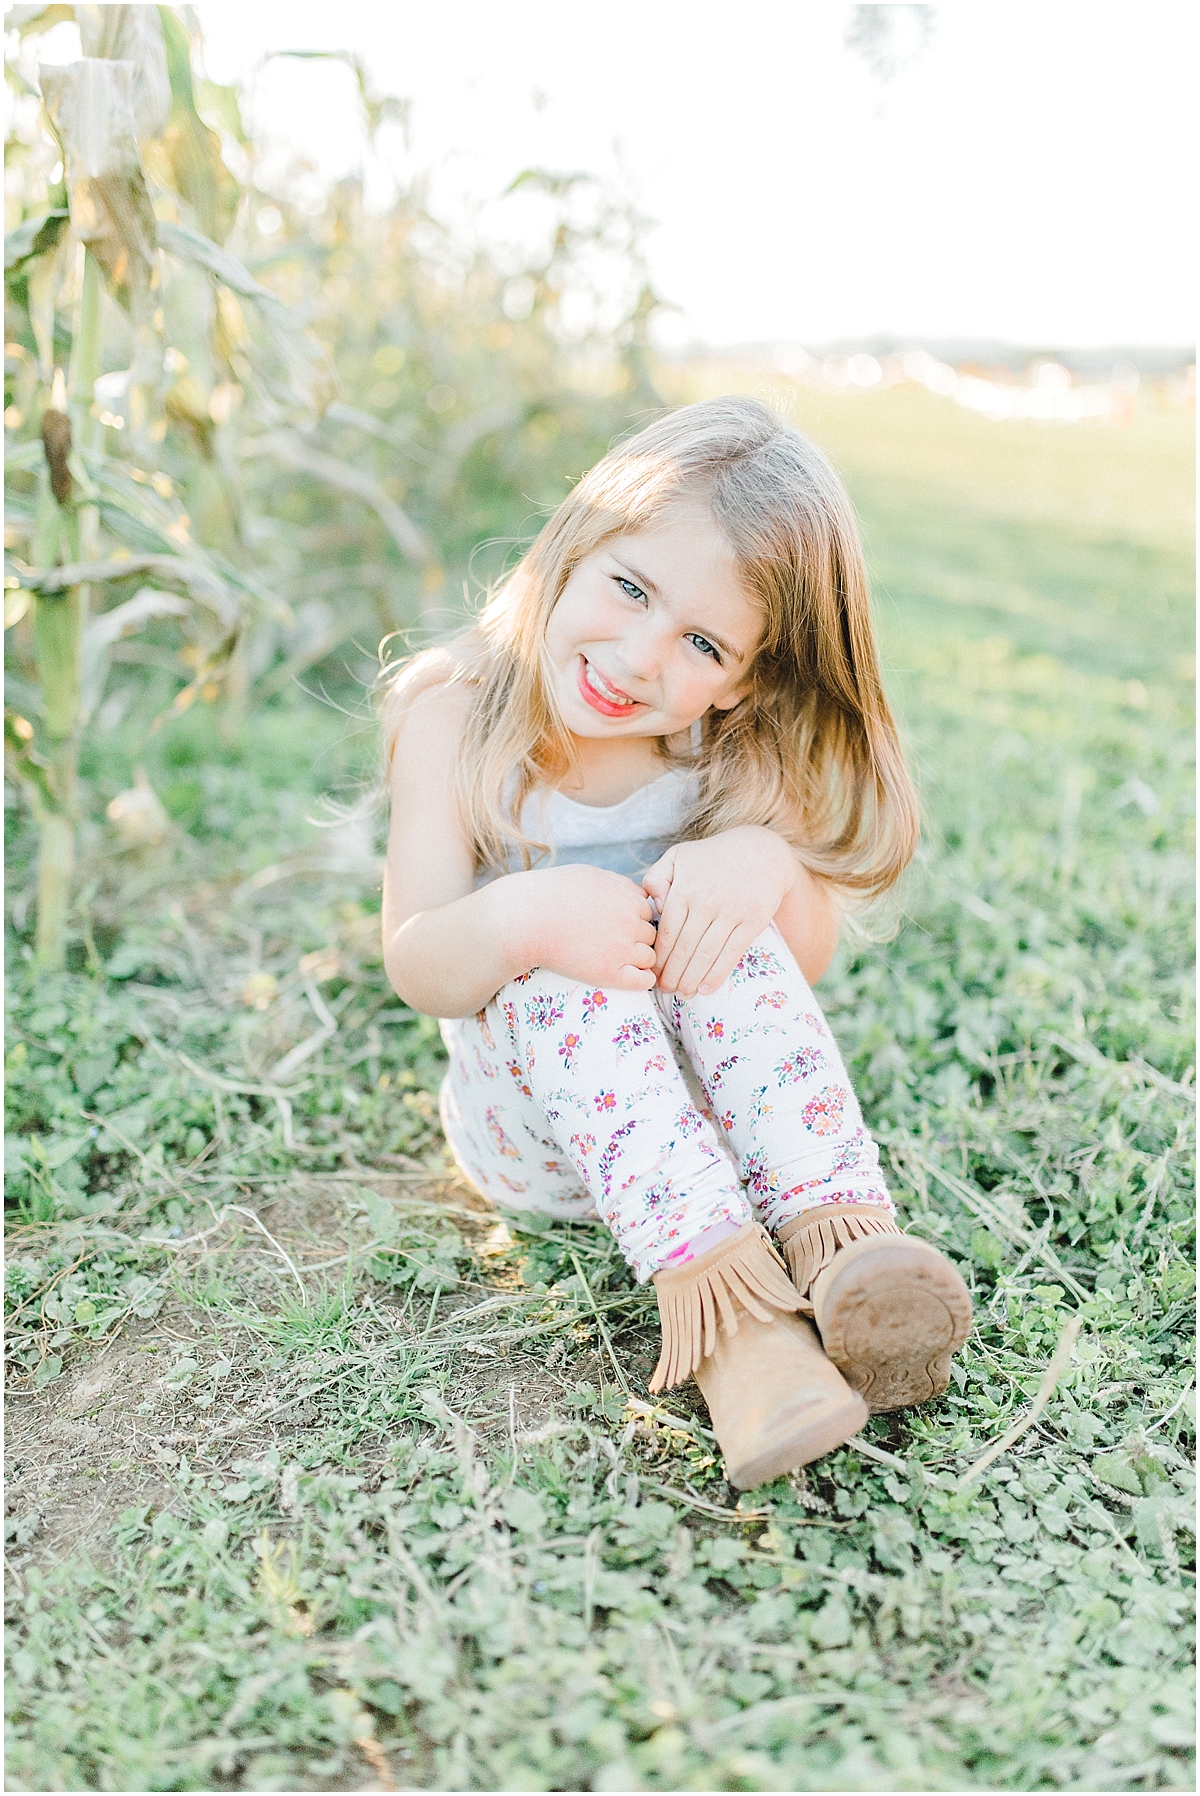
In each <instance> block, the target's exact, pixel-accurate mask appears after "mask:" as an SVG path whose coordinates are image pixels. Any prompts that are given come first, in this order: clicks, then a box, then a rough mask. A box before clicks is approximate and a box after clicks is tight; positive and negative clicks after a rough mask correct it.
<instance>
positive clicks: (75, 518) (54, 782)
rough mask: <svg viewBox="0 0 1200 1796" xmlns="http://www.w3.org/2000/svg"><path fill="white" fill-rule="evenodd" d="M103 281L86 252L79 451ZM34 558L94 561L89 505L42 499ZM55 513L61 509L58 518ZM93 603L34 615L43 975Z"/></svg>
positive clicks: (69, 821)
mask: <svg viewBox="0 0 1200 1796" xmlns="http://www.w3.org/2000/svg"><path fill="white" fill-rule="evenodd" d="M102 297H103V280H102V275H101V271H100V265H99V263H98V262H97V261H96V259H95V257H94V256H92V255H90V254H89V253H88V252H87V251H85V252H84V260H83V280H82V283H81V286H80V294H79V306H78V310H77V312H76V317H75V333H74V346H73V349H72V353H71V420H72V437H73V440H74V443H75V446H76V448H77V449H88V448H93V447H94V446H95V443H96V436H97V424H96V420H95V418H94V417H93V415H92V411H93V400H94V394H95V383H96V376H97V375H98V373H99V372H100V315H101V300H102ZM41 501H42V503H41V506H40V508H39V519H38V541H37V549H36V554H35V559H36V560H37V563H38V565H39V566H42V567H44V566H48V565H52V563H53V556H54V555H55V553H56V551H57V549H58V547H59V545H60V544H61V543H62V540H63V537H64V536H65V537H66V538H67V544H68V548H67V552H68V554H69V555H70V556H71V557H72V558H73V559H75V560H80V559H84V560H92V559H94V558H95V555H96V550H97V546H98V541H99V514H98V512H97V510H96V507H95V506H94V505H88V504H86V503H84V504H81V505H79V506H78V507H76V508H74V509H73V510H68V511H60V510H59V507H58V506H57V503H56V501H55V500H54V498H53V496H52V495H51V494H50V491H49V484H48V482H47V483H46V484H45V485H44V488H43V492H42V495H41ZM52 512H58V513H59V516H58V519H57V521H56V520H55V518H54V517H53V515H52ZM90 605H91V594H90V589H89V588H88V587H87V586H74V587H71V588H69V589H68V590H67V591H66V592H64V593H61V594H53V595H51V594H43V593H39V595H38V597H37V599H36V601H35V612H34V620H33V623H34V630H33V634H34V652H35V655H36V659H37V668H38V679H39V681H40V684H41V688H42V716H43V720H44V722H45V728H46V738H47V741H46V750H47V752H46V761H47V763H48V768H49V788H50V791H51V793H52V794H53V802H52V804H46V803H44V802H43V803H42V805H41V806H40V807H39V808H38V812H37V816H38V827H39V832H40V843H39V854H38V912H37V937H36V942H35V947H34V960H35V963H36V965H37V967H38V969H39V971H41V972H55V971H57V970H58V969H60V968H61V967H62V966H63V964H64V963H65V960H66V945H67V917H68V914H69V912H70V906H71V887H72V883H73V881H74V876H75V810H76V793H75V787H76V779H77V775H78V769H79V733H80V713H79V675H80V652H81V647H82V643H83V632H84V628H85V626H86V624H87V619H88V612H89V610H90Z"/></svg>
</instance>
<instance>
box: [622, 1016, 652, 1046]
mask: <svg viewBox="0 0 1200 1796" xmlns="http://www.w3.org/2000/svg"><path fill="white" fill-rule="evenodd" d="M654 1033H655V1031H654V1024H653V1023H652V1022H651V1021H650V1018H649V1017H645V1016H633V1017H629V1018H627V1019H626V1021H625V1022H623V1023H622V1024H621V1027H620V1028H619V1029H618V1030H617V1033H616V1034H615V1035H614V1036H613V1046H614V1047H615V1048H619V1049H620V1051H621V1053H622V1054H630V1053H632V1052H633V1050H634V1049H635V1048H645V1047H648V1046H649V1045H650V1043H651V1042H652V1041H653V1040H654Z"/></svg>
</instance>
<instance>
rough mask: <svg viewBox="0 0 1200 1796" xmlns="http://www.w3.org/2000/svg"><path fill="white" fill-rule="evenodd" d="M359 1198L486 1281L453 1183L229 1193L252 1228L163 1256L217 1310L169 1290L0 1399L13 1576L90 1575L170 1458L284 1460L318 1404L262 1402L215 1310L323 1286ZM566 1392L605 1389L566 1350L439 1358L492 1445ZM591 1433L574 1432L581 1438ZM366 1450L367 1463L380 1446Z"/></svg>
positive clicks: (373, 1182) (645, 1358) (248, 1338)
mask: <svg viewBox="0 0 1200 1796" xmlns="http://www.w3.org/2000/svg"><path fill="white" fill-rule="evenodd" d="M364 1191H372V1192H374V1193H375V1194H376V1195H377V1196H379V1197H383V1198H385V1199H388V1200H389V1201H393V1202H395V1204H396V1207H397V1209H398V1210H399V1211H400V1213H401V1214H402V1215H405V1214H407V1215H408V1216H416V1215H419V1214H420V1213H421V1208H422V1207H425V1206H428V1209H427V1210H426V1213H429V1210H433V1211H437V1210H440V1211H442V1212H444V1213H445V1214H446V1215H448V1216H450V1217H451V1218H452V1220H453V1221H454V1223H455V1225H456V1227H458V1228H459V1229H460V1230H461V1231H462V1233H463V1234H464V1235H465V1236H466V1237H467V1238H468V1240H470V1241H471V1243H472V1245H473V1246H474V1247H475V1248H476V1249H477V1250H482V1251H483V1253H484V1255H485V1257H484V1262H483V1263H484V1265H485V1266H486V1264H487V1258H486V1250H487V1245H488V1240H489V1237H490V1236H491V1235H492V1234H493V1233H494V1231H495V1229H496V1225H497V1223H498V1221H499V1220H500V1218H499V1217H498V1215H497V1212H496V1211H494V1210H492V1209H491V1208H489V1207H488V1205H487V1204H486V1203H485V1201H484V1200H483V1199H482V1198H480V1197H478V1196H477V1195H476V1193H474V1192H473V1191H471V1190H470V1189H469V1188H468V1187H466V1186H464V1185H463V1184H462V1183H461V1182H458V1181H448V1180H437V1181H429V1182H426V1181H424V1180H418V1179H414V1177H413V1175H412V1174H411V1173H399V1172H397V1173H392V1172H382V1171H378V1170H376V1169H371V1170H370V1171H367V1170H366V1169H364V1170H363V1172H361V1173H357V1172H356V1173H353V1174H339V1175H334V1176H333V1177H330V1176H328V1175H322V1176H316V1175H314V1176H307V1175H304V1174H299V1175H297V1176H296V1177H294V1178H291V1179H288V1180H286V1181H284V1180H280V1181H279V1182H278V1184H276V1185H272V1186H271V1187H268V1186H262V1187H259V1188H257V1190H256V1191H255V1193H253V1194H250V1195H245V1194H243V1207H244V1210H246V1211H252V1212H253V1214H254V1216H256V1217H257V1218H258V1222H259V1223H260V1224H261V1225H262V1228H261V1229H260V1228H258V1227H256V1226H255V1224H254V1222H253V1221H252V1220H251V1219H250V1217H248V1216H246V1215H237V1214H236V1213H230V1214H229V1215H228V1217H227V1218H226V1222H227V1224H228V1226H227V1227H225V1228H222V1229H218V1230H217V1231H216V1232H214V1233H211V1234H209V1235H208V1237H207V1238H206V1239H205V1240H204V1241H203V1242H199V1241H198V1242H197V1245H196V1247H195V1248H194V1249H189V1248H187V1247H183V1248H181V1251H180V1253H179V1272H180V1278H181V1282H182V1283H183V1285H184V1286H185V1287H186V1285H187V1284H188V1282H189V1281H196V1282H197V1283H199V1281H200V1280H202V1279H203V1277H204V1276H205V1274H211V1276H212V1278H213V1279H214V1280H216V1281H219V1285H220V1287H221V1290H222V1293H223V1296H224V1298H225V1301H224V1302H220V1303H209V1304H201V1303H199V1302H192V1301H189V1300H188V1298H187V1297H186V1296H185V1295H181V1294H180V1292H179V1290H178V1289H177V1290H176V1292H175V1293H174V1294H173V1295H172V1296H171V1297H170V1299H169V1300H168V1302H167V1303H166V1304H164V1306H163V1308H162V1310H161V1311H160V1312H159V1314H158V1315H157V1316H156V1317H155V1318H154V1319H153V1320H152V1321H138V1320H136V1319H133V1318H131V1319H130V1320H128V1321H126V1322H125V1323H123V1324H121V1325H120V1327H119V1328H118V1329H117V1331H116V1333H115V1334H114V1335H113V1336H112V1338H111V1339H109V1340H108V1341H106V1342H104V1343H103V1344H101V1345H99V1346H97V1347H94V1348H93V1349H91V1350H90V1351H88V1350H84V1351H83V1352H79V1351H78V1350H77V1352H76V1354H75V1355H72V1356H68V1360H67V1365H66V1367H65V1369H64V1371H63V1373H62V1375H61V1376H60V1377H59V1378H58V1379H57V1380H55V1382H54V1383H52V1384H49V1385H45V1386H43V1387H42V1388H40V1389H34V1388H32V1387H31V1386H22V1385H12V1386H10V1388H9V1393H8V1405H7V1412H8V1422H7V1430H6V1434H7V1467H6V1486H5V1515H6V1518H7V1530H8V1534H9V1560H10V1563H11V1564H12V1565H13V1567H14V1569H19V1568H20V1567H22V1566H25V1565H28V1564H38V1565H41V1566H43V1567H48V1566H49V1565H52V1564H54V1563H55V1562H57V1561H58V1560H59V1559H61V1558H64V1557H67V1556H68V1555H71V1556H74V1555H80V1554H86V1555H90V1556H91V1557H93V1558H99V1559H102V1558H103V1557H104V1556H105V1554H106V1553H107V1552H108V1551H110V1550H111V1539H112V1529H113V1526H114V1524H115V1523H116V1522H117V1520H118V1519H119V1517H120V1516H121V1514H122V1513H123V1512H124V1511H125V1510H127V1509H133V1508H137V1507H139V1506H141V1505H150V1506H152V1507H155V1508H157V1507H159V1506H161V1505H163V1504H165V1503H167V1502H169V1500H170V1497H171V1494H172V1486H171V1483H170V1482H169V1477H168V1474H170V1473H172V1472H174V1471H175V1470H176V1469H177V1468H178V1465H179V1462H180V1457H181V1455H183V1456H186V1458H187V1459H188V1462H189V1463H190V1464H191V1465H192V1466H193V1467H194V1468H196V1469H198V1470H203V1471H205V1472H213V1471H217V1470H220V1469H223V1468H225V1467H228V1466H229V1465H230V1464H231V1462H233V1461H234V1460H238V1459H243V1458H250V1457H261V1455H263V1454H264V1453H266V1452H267V1451H268V1450H269V1449H271V1448H272V1447H276V1448H278V1449H279V1450H280V1451H281V1453H285V1452H286V1451H287V1449H288V1447H289V1446H293V1447H294V1445H295V1443H296V1442H297V1439H298V1437H301V1438H302V1431H306V1430H308V1429H312V1428H314V1427H319V1426H320V1423H321V1420H322V1406H321V1399H320V1396H319V1394H318V1395H316V1396H314V1398H312V1399H311V1400H309V1401H306V1402H302V1403H300V1404H298V1405H296V1404H290V1403H288V1402H287V1399H288V1396H289V1394H290V1393H289V1392H288V1391H287V1390H282V1391H281V1390H278V1389H277V1388H276V1385H275V1380H274V1377H273V1375H272V1372H271V1371H270V1369H269V1362H268V1360H267V1356H266V1355H265V1354H264V1351H263V1344H262V1341H261V1338H260V1337H259V1336H256V1335H253V1334H251V1333H250V1332H249V1331H248V1330H246V1329H244V1328H243V1327H241V1326H240V1325H239V1323H238V1321H237V1316H236V1308H235V1306H234V1305H231V1303H230V1302H229V1299H230V1298H234V1297H236V1295H238V1294H240V1295H242V1296H243V1297H246V1298H249V1299H251V1300H252V1301H253V1303H254V1304H255V1305H256V1306H257V1307H258V1308H260V1309H262V1310H266V1311H271V1310H273V1309H275V1308H276V1307H277V1306H278V1304H279V1302H280V1300H281V1298H284V1297H287V1296H294V1295H295V1294H296V1286H295V1282H294V1275H293V1273H292V1271H291V1269H290V1267H289V1266H288V1265H287V1264H285V1261H284V1258H283V1256H284V1255H286V1256H287V1259H288V1260H289V1261H290V1262H291V1264H292V1265H293V1266H294V1267H295V1268H296V1270H297V1271H298V1273H299V1274H300V1277H301V1278H302V1279H303V1282H304V1286H305V1288H306V1289H307V1291H308V1292H309V1295H310V1298H311V1297H314V1296H316V1295H318V1294H319V1292H320V1291H321V1290H322V1289H323V1288H328V1287H329V1286H330V1285H331V1284H332V1283H333V1282H334V1281H335V1279H336V1277H337V1276H338V1275H340V1274H341V1272H342V1271H343V1269H344V1267H345V1264H346V1255H347V1253H348V1252H349V1251H350V1249H351V1248H352V1247H353V1246H354V1244H355V1242H356V1241H357V1242H359V1243H360V1244H361V1240H362V1228H361V1226H360V1225H358V1224H356V1222H355V1220H354V1215H355V1204H356V1200H357V1199H358V1197H359V1195H360V1194H361V1193H362V1192H364ZM217 1214H218V1215H219V1214H220V1209H219V1207H218V1210H217ZM208 1226H209V1225H208V1223H207V1221H206V1220H205V1219H203V1217H202V1214H201V1215H198V1216H197V1219H196V1224H195V1227H194V1229H193V1231H192V1232H193V1233H195V1234H196V1235H197V1236H199V1234H200V1233H201V1231H203V1230H204V1229H206V1228H207V1227H208ZM264 1230H265V1231H267V1232H266V1233H264V1232H263V1231H264ZM485 1276H486V1274H485ZM511 1281H512V1274H511V1272H509V1271H508V1270H507V1269H506V1268H505V1267H504V1266H503V1264H502V1263H498V1264H497V1266H496V1279H495V1285H494V1288H495V1289H497V1290H499V1289H503V1288H504V1287H505V1285H506V1284H509V1283H511ZM489 1282H490V1281H489ZM484 1295H485V1293H484V1292H481V1291H480V1290H479V1289H478V1288H475V1289H473V1290H467V1291H464V1292H462V1293H460V1294H457V1295H456V1297H455V1299H454V1300H453V1307H455V1308H458V1307H469V1306H470V1305H472V1304H475V1303H478V1302H479V1301H480V1300H481V1297H483V1296H484ZM377 1301H378V1304H379V1307H380V1309H381V1310H383V1311H384V1312H386V1311H387V1309H389V1308H390V1307H391V1302H390V1300H389V1298H387V1297H386V1296H381V1297H380V1298H379V1299H378V1300H377ZM442 1313H443V1315H444V1314H446V1313H447V1311H446V1310H445V1309H444V1310H443V1312H442ZM582 1320H583V1318H581V1321H582ZM655 1351H656V1348H655V1345H654V1343H652V1342H651V1340H650V1338H649V1336H647V1337H646V1338H645V1339H643V1338H642V1337H641V1334H640V1333H639V1334H638V1335H635V1336H632V1337H628V1338H626V1339H623V1340H621V1342H620V1355H621V1363H622V1365H623V1367H624V1368H625V1369H626V1372H627V1375H628V1376H629V1377H630V1380H631V1383H634V1384H635V1386H636V1384H637V1381H638V1380H641V1381H642V1382H643V1383H644V1380H645V1379H646V1378H648V1377H649V1374H650V1371H651V1368H652V1367H653V1364H654V1357H655ZM184 1359H188V1360H194V1361H195V1362H196V1367H197V1370H196V1371H195V1373H193V1374H192V1375H191V1378H190V1380H189V1381H188V1382H187V1384H186V1385H184V1386H182V1387H180V1386H179V1385H178V1384H177V1383H176V1382H175V1381H174V1380H172V1378H171V1377H170V1376H169V1375H170V1374H171V1372H172V1370H173V1368H177V1367H178V1366H179V1365H180V1362H181V1361H183V1360H184ZM226 1363H227V1364H229V1365H230V1367H231V1370H230V1371H229V1372H228V1373H227V1374H225V1375H224V1376H223V1377H221V1378H220V1380H219V1382H213V1381H212V1379H211V1377H210V1369H211V1368H213V1367H214V1366H219V1365H222V1364H226ZM580 1382H584V1383H588V1384H591V1385H593V1386H594V1387H595V1388H596V1389H597V1390H598V1391H603V1390H604V1389H605V1388H608V1389H609V1390H612V1389H613V1388H615V1380H614V1374H613V1368H612V1365H611V1362H610V1361H609V1360H608V1357H607V1355H606V1354H605V1353H604V1352H603V1350H599V1351H597V1350H596V1349H595V1348H594V1347H593V1346H592V1345H591V1344H588V1345H584V1343H583V1341H576V1340H573V1339H572V1338H571V1337H570V1336H569V1335H564V1336H562V1337H559V1338H558V1339H557V1340H556V1341H552V1342H550V1343H548V1344H544V1345H541V1346H538V1347H534V1348H532V1349H531V1348H527V1347H524V1346H520V1345H517V1346H513V1347H509V1346H505V1345H504V1344H500V1345H498V1346H491V1345H488V1344H485V1343H482V1342H481V1343H480V1344H479V1346H477V1347H471V1346H470V1345H467V1346H465V1347H464V1348H463V1349H462V1350H460V1351H459V1352H458V1353H457V1354H456V1356H455V1359H454V1361H453V1363H452V1365H451V1377H450V1380H449V1384H448V1387H447V1391H446V1400H447V1402H448V1403H449V1404H450V1407H451V1408H452V1409H453V1410H454V1411H455V1413H456V1414H458V1415H461V1416H463V1417H464V1418H465V1419H467V1420H468V1421H469V1422H470V1425H471V1427H472V1428H473V1429H475V1430H476V1432H477V1433H478V1434H479V1435H480V1436H481V1437H482V1438H483V1439H484V1440H485V1441H487V1442H488V1443H489V1444H494V1445H497V1446H498V1445H500V1444H501V1443H502V1442H503V1441H504V1440H505V1439H506V1438H507V1437H508V1436H509V1435H510V1434H511V1433H513V1432H516V1433H517V1434H521V1435H529V1434H534V1435H536V1433H537V1432H538V1431H539V1430H540V1429H541V1428H543V1427H545V1426H546V1425H547V1424H548V1423H549V1421H550V1419H551V1415H552V1413H553V1412H554V1411H557V1413H558V1414H559V1415H560V1416H561V1415H563V1413H564V1398H565V1397H567V1396H570V1395H571V1394H572V1393H573V1392H574V1389H575V1386H576V1385H577V1384H578V1383H580ZM674 1399H678V1401H674ZM198 1400H199V1401H198ZM277 1407H278V1408H279V1409H280V1413H279V1414H278V1415H276V1414H275V1413H274V1411H275V1410H276V1408H277ZM672 1407H673V1408H674V1409H675V1410H676V1411H677V1412H679V1413H685V1412H686V1411H687V1410H688V1409H690V1407H691V1405H690V1404H689V1403H688V1401H687V1393H684V1392H676V1393H673V1403H672ZM596 1419H597V1418H595V1417H592V1418H590V1420H591V1421H592V1422H593V1425H594V1424H595V1422H596ZM356 1450H357V1451H358V1452H361V1453H362V1454H363V1456H364V1457H365V1458H366V1459H367V1461H368V1463H369V1461H370V1459H371V1457H372V1451H371V1444H370V1443H369V1442H366V1441H363V1442H360V1443H359V1444H358V1447H357V1449H356ZM378 1451H379V1457H380V1462H381V1465H382V1462H383V1459H384V1458H385V1456H386V1451H387V1443H386V1440H384V1439H381V1440H380V1442H379V1443H378Z"/></svg>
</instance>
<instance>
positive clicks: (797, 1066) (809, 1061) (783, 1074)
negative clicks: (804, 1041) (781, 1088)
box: [775, 1047, 829, 1085]
mask: <svg viewBox="0 0 1200 1796" xmlns="http://www.w3.org/2000/svg"><path fill="white" fill-rule="evenodd" d="M828 1065H829V1062H828V1061H827V1060H826V1058H825V1056H824V1054H822V1052H821V1050H820V1048H808V1047H803V1048H793V1050H792V1052H791V1053H790V1054H785V1055H784V1057H783V1059H782V1060H781V1061H780V1062H779V1063H778V1065H777V1066H776V1068H775V1077H776V1078H777V1079H778V1081H779V1083H780V1084H781V1085H798V1084H799V1083H800V1081H801V1079H811V1078H812V1076H813V1074H814V1073H818V1072H820V1070H821V1068H822V1067H826V1066H828Z"/></svg>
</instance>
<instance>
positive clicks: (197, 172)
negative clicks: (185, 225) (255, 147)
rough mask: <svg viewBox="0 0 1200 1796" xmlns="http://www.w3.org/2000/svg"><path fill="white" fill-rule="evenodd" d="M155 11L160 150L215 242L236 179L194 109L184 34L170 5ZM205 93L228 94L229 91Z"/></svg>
mask: <svg viewBox="0 0 1200 1796" xmlns="http://www.w3.org/2000/svg"><path fill="white" fill-rule="evenodd" d="M144 10H145V11H147V12H149V11H150V10H152V9H151V8H149V7H147V8H145V9H144ZM158 11H159V12H160V14H161V18H162V33H161V36H162V42H163V44H164V45H165V49H166V66H167V71H168V75H169V79H170V120H169V123H168V124H167V128H166V130H165V132H164V133H163V149H164V151H165V153H166V156H167V160H168V162H169V164H170V168H171V175H172V179H173V182H174V185H175V187H176V189H177V190H178V192H179V193H180V194H182V196H183V198H184V199H185V200H186V201H187V203H188V205H189V206H190V207H191V208H192V211H193V212H194V214H195V216H196V221H197V223H198V224H199V226H200V229H201V230H202V231H203V232H204V234H205V235H206V236H207V237H209V238H211V239H212V240H213V241H215V242H216V243H218V244H221V243H224V241H225V239H226V237H228V235H229V233H230V231H231V230H232V228H233V222H234V220H235V218H236V217H237V209H238V199H239V189H238V184H237V180H236V178H235V177H234V175H232V174H231V173H230V171H229V169H228V168H227V167H226V166H225V161H224V158H223V157H222V155H221V143H220V139H219V138H218V137H217V134H216V132H215V131H213V130H210V128H209V127H208V126H207V125H206V124H205V123H204V120H203V119H202V118H201V117H200V114H199V112H198V111H197V108H196V94H195V89H194V86H193V82H192V60H191V47H190V45H189V42H188V37H187V33H186V31H185V30H184V28H183V26H182V24H181V23H180V21H179V19H178V18H176V16H175V14H174V13H173V12H172V10H171V8H170V7H168V6H163V7H160V8H159V9H158ZM210 91H212V92H215V93H222V94H224V93H230V92H231V90H229V89H211V90H210ZM223 110H225V109H224V108H223ZM233 116H234V117H235V118H238V115H237V101H236V96H234V97H233ZM240 132H241V121H240V118H238V130H237V132H236V133H235V134H236V135H240Z"/></svg>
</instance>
